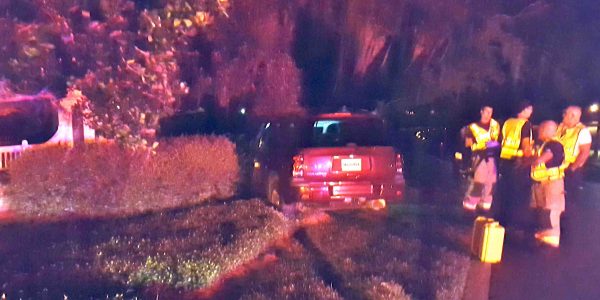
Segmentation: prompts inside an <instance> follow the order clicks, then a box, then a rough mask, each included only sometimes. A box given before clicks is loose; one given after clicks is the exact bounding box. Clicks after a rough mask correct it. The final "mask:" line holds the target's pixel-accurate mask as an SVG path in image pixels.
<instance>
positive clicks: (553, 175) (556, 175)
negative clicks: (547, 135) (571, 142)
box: [531, 139, 565, 182]
mask: <svg viewBox="0 0 600 300" xmlns="http://www.w3.org/2000/svg"><path fill="white" fill-rule="evenodd" d="M553 141H556V142H560V141H558V140H554V139H553ZM544 146H546V143H544V144H542V146H541V147H539V148H538V151H537V154H538V156H540V155H542V150H544ZM562 165H564V161H563V164H561V165H560V166H558V167H552V168H546V164H543V163H542V164H538V165H536V166H532V167H531V179H533V180H535V181H538V182H542V181H548V180H556V179H561V178H563V177H565V170H564V169H563V168H562Z"/></svg>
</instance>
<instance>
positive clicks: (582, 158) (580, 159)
mask: <svg viewBox="0 0 600 300" xmlns="http://www.w3.org/2000/svg"><path fill="white" fill-rule="evenodd" d="M591 148H592V144H585V145H579V154H578V155H577V158H576V159H575V162H574V163H572V164H571V165H570V166H569V169H571V170H573V171H575V170H577V169H579V168H581V167H583V166H584V165H585V162H586V161H587V159H588V157H590V150H591Z"/></svg>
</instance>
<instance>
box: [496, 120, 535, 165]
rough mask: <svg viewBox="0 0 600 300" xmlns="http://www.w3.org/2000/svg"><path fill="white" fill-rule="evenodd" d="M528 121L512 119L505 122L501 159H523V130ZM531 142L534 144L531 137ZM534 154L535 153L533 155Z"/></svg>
mask: <svg viewBox="0 0 600 300" xmlns="http://www.w3.org/2000/svg"><path fill="white" fill-rule="evenodd" d="M526 122H527V120H524V119H518V118H510V119H508V120H506V122H504V125H503V126H502V150H501V151H500V157H501V158H504V159H512V158H514V157H523V154H524V153H523V150H521V149H520V147H521V130H522V129H523V126H524V125H525V123H526ZM528 138H529V141H530V142H531V144H533V137H532V136H531V133H530V135H529V137H528ZM531 154H533V153H531Z"/></svg>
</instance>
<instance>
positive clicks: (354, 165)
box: [342, 158, 362, 172]
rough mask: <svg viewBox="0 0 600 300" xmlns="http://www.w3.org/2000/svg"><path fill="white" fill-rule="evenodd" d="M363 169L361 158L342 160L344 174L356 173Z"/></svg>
mask: <svg viewBox="0 0 600 300" xmlns="http://www.w3.org/2000/svg"><path fill="white" fill-rule="evenodd" d="M361 169H362V161H361V159H360V158H346V159H342V172H356V171H360V170H361Z"/></svg>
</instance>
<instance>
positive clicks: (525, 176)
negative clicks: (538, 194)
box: [493, 159, 535, 229]
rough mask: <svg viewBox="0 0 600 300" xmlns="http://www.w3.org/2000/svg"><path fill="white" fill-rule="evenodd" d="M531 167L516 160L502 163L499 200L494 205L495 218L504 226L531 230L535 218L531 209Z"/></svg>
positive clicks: (498, 191)
mask: <svg viewBox="0 0 600 300" xmlns="http://www.w3.org/2000/svg"><path fill="white" fill-rule="evenodd" d="M529 173H530V167H529V166H526V165H525V164H519V162H518V161H516V160H505V159H502V160H501V161H500V174H501V177H500V180H499V181H498V188H497V190H496V191H497V196H498V197H497V198H498V199H497V200H498V201H496V202H495V203H494V208H493V212H494V216H495V217H496V219H497V220H498V221H500V223H501V224H502V225H504V226H509V227H510V226H518V227H522V228H524V229H525V228H530V227H531V226H532V225H533V224H534V223H535V220H534V219H535V217H534V216H533V215H532V212H531V209H530V208H529V199H530V196H531V185H532V180H531V178H530V175H529Z"/></svg>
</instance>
